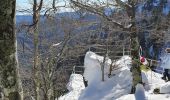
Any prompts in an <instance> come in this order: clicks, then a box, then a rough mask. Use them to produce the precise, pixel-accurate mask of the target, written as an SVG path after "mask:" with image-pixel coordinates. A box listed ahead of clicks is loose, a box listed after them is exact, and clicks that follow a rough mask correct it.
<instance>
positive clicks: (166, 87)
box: [160, 82, 170, 93]
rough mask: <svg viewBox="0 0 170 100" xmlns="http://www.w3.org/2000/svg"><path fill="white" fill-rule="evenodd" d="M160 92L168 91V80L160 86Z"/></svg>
mask: <svg viewBox="0 0 170 100" xmlns="http://www.w3.org/2000/svg"><path fill="white" fill-rule="evenodd" d="M160 93H170V82H167V83H165V84H163V85H162V86H161V87H160Z"/></svg>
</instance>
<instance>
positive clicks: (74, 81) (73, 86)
mask: <svg viewBox="0 0 170 100" xmlns="http://www.w3.org/2000/svg"><path fill="white" fill-rule="evenodd" d="M84 88H85V86H84V83H83V76H82V75H80V74H72V75H71V76H70V79H69V83H68V84H67V89H68V90H69V93H68V94H66V95H64V96H62V97H60V98H59V100H78V98H79V96H80V93H81V91H82V90H83V89H84Z"/></svg>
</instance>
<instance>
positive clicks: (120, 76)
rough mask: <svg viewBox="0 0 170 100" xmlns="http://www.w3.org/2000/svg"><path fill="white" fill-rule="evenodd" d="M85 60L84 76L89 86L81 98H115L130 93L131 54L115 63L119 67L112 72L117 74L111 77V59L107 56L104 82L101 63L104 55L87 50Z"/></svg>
mask: <svg viewBox="0 0 170 100" xmlns="http://www.w3.org/2000/svg"><path fill="white" fill-rule="evenodd" d="M84 61H85V62H84V67H85V72H84V77H85V79H86V80H87V81H88V87H86V88H85V89H84V91H83V92H82V93H81V96H80V98H79V100H110V99H113V100H114V99H116V98H118V97H120V96H122V95H125V94H128V93H130V90H131V86H132V76H131V75H132V74H131V72H130V62H131V59H130V57H129V56H124V57H122V58H121V59H120V60H119V61H117V62H115V63H114V64H116V65H117V67H119V69H117V70H113V71H112V74H113V75H114V74H115V75H114V76H112V77H111V78H108V74H109V66H110V64H111V60H110V59H109V58H107V60H106V63H105V70H104V75H105V76H104V78H105V81H104V82H102V81H101V79H102V76H101V75H102V73H101V65H100V63H101V62H102V61H103V57H102V56H99V55H96V54H95V53H93V52H87V53H86V56H85V60H84Z"/></svg>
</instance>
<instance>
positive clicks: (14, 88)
mask: <svg viewBox="0 0 170 100" xmlns="http://www.w3.org/2000/svg"><path fill="white" fill-rule="evenodd" d="M15 4H16V1H15V0H1V1H0V76H1V78H0V82H1V83H0V84H1V86H2V92H3V94H4V99H5V100H21V97H20V94H19V92H18V91H19V81H18V80H19V79H18V69H17V60H16V58H17V57H16V34H15Z"/></svg>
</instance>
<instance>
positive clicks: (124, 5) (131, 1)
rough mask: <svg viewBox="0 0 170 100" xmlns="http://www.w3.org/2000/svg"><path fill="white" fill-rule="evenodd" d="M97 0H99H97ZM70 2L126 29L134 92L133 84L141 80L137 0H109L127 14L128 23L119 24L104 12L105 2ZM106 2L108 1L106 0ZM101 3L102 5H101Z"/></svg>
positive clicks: (133, 88)
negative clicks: (129, 43) (129, 44)
mask: <svg viewBox="0 0 170 100" xmlns="http://www.w3.org/2000/svg"><path fill="white" fill-rule="evenodd" d="M98 1H99V0H98ZM71 2H72V3H73V4H74V5H75V6H76V7H79V8H83V9H85V10H87V11H89V12H92V13H94V14H97V15H99V16H102V17H103V18H105V19H106V20H107V21H108V22H110V23H112V25H116V26H118V27H119V28H121V29H122V30H123V31H128V32H129V35H130V40H131V57H132V70H131V71H132V74H133V85H132V91H131V92H132V93H134V92H135V86H136V85H137V84H138V83H141V82H142V79H141V71H140V69H139V55H138V51H139V41H138V30H137V27H136V6H137V3H138V1H137V0H128V1H127V2H123V1H121V0H115V1H110V5H111V6H112V7H114V6H119V7H120V8H121V9H123V10H124V11H125V12H126V14H127V16H126V17H127V19H128V22H129V24H128V25H127V24H121V23H120V22H117V21H115V20H114V18H112V17H111V16H107V15H106V14H105V13H104V9H105V5H104V4H106V3H103V2H101V1H99V3H98V4H97V3H91V4H90V3H86V4H85V3H81V2H79V1H78V0H77V1H75V0H71ZM107 3H108V2H107ZM101 4H102V5H101Z"/></svg>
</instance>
